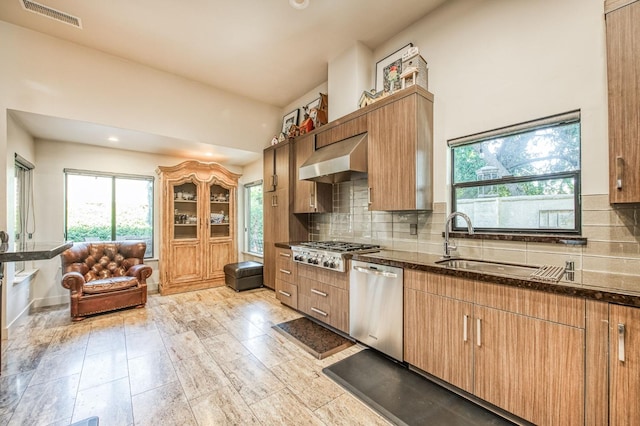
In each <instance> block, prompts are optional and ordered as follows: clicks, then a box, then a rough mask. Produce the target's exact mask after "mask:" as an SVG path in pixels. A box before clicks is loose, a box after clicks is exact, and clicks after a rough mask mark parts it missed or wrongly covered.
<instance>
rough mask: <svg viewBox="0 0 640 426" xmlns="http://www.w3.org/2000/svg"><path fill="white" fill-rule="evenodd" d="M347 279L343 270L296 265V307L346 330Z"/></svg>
mask: <svg viewBox="0 0 640 426" xmlns="http://www.w3.org/2000/svg"><path fill="white" fill-rule="evenodd" d="M348 285H349V280H348V276H347V274H346V273H344V272H337V271H330V270H327V269H322V268H317V267H315V266H309V265H304V264H299V265H298V309H299V310H300V311H302V312H304V313H305V314H307V315H309V316H311V317H313V318H316V319H318V320H320V321H322V322H324V323H326V324H328V325H330V326H332V327H334V328H336V329H338V330H340V331H343V332H345V333H349V291H348Z"/></svg>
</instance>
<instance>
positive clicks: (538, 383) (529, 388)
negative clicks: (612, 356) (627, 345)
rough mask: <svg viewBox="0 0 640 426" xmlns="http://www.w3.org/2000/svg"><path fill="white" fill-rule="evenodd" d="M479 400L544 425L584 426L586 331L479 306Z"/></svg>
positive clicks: (476, 359) (476, 311)
mask: <svg viewBox="0 0 640 426" xmlns="http://www.w3.org/2000/svg"><path fill="white" fill-rule="evenodd" d="M474 316H475V323H474V327H476V330H475V332H476V335H475V336H474V340H475V341H474V345H475V347H474V387H475V392H474V393H475V394H476V395H477V396H478V397H480V398H482V399H484V400H485V401H488V402H490V403H492V404H495V405H497V406H499V407H501V408H503V409H505V410H507V411H509V412H511V413H513V414H515V415H517V416H520V417H522V418H524V419H526V420H528V421H530V422H533V423H535V424H539V425H582V424H584V374H585V370H584V347H585V346H584V345H585V337H584V330H583V329H580V328H576V327H570V326H566V325H562V324H557V323H552V322H549V321H544V320H539V319H535V318H531V317H526V316H523V315H517V314H513V313H510V312H505V311H500V310H497V309H492V308H486V307H480V306H475V307H474Z"/></svg>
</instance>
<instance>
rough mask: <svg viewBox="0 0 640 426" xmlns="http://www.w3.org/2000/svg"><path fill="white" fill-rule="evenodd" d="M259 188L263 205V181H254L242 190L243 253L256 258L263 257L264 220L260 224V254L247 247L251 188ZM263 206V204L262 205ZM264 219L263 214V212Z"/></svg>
mask: <svg viewBox="0 0 640 426" xmlns="http://www.w3.org/2000/svg"><path fill="white" fill-rule="evenodd" d="M257 186H260V187H261V188H262V196H263V203H264V185H263V180H262V179H259V180H255V181H253V182H249V183H245V184H244V186H243V188H244V252H245V253H247V254H250V255H252V256H256V257H264V220H263V222H262V253H258V252H253V251H250V249H249V247H250V245H249V228H250V227H251V202H250V199H251V188H253V187H257ZM262 205H263V206H264V204H262ZM263 217H264V212H263Z"/></svg>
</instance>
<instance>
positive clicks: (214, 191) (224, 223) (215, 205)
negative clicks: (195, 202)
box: [209, 184, 230, 238]
mask: <svg viewBox="0 0 640 426" xmlns="http://www.w3.org/2000/svg"><path fill="white" fill-rule="evenodd" d="M229 197H230V193H229V190H228V189H227V188H224V187H222V186H220V185H217V184H212V185H210V186H209V212H210V217H209V229H210V231H209V236H210V237H211V238H219V237H228V236H229V235H230V233H229Z"/></svg>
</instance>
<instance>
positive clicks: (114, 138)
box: [107, 136, 120, 142]
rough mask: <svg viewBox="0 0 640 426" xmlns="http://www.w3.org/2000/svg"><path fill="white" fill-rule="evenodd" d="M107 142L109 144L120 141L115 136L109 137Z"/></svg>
mask: <svg viewBox="0 0 640 426" xmlns="http://www.w3.org/2000/svg"><path fill="white" fill-rule="evenodd" d="M107 140H108V141H109V142H120V139H118V137H117V136H109V138H108V139H107Z"/></svg>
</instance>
